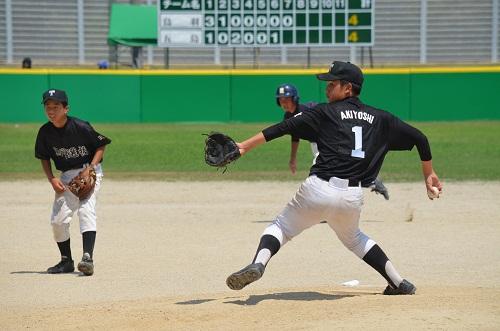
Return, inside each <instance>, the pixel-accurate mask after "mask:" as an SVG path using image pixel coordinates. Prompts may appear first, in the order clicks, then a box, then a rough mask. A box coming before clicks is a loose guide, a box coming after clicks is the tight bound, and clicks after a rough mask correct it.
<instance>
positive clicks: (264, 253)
mask: <svg viewBox="0 0 500 331" xmlns="http://www.w3.org/2000/svg"><path fill="white" fill-rule="evenodd" d="M269 259H271V251H270V250H268V249H267V248H263V249H261V250H260V251H259V253H258V254H257V257H256V258H255V263H262V264H263V265H264V266H265V265H266V264H267V262H269Z"/></svg>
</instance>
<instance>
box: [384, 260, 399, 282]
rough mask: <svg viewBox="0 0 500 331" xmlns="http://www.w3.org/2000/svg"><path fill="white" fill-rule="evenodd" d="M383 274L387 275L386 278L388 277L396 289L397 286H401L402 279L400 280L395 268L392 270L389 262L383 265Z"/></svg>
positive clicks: (392, 267)
mask: <svg viewBox="0 0 500 331" xmlns="http://www.w3.org/2000/svg"><path fill="white" fill-rule="evenodd" d="M385 273H386V274H387V276H389V278H390V279H391V280H392V282H393V283H394V285H396V287H399V284H401V282H402V281H403V278H401V276H400V275H399V273H398V272H397V271H396V268H394V266H393V265H392V263H391V261H387V262H386V263H385Z"/></svg>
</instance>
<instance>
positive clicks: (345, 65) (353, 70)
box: [316, 61, 363, 88]
mask: <svg viewBox="0 0 500 331" xmlns="http://www.w3.org/2000/svg"><path fill="white" fill-rule="evenodd" d="M316 77H317V78H318V79H319V80H327V81H331V80H345V81H348V82H350V83H353V84H356V85H358V86H359V87H360V88H361V86H363V73H362V72H361V69H359V67H358V66H356V65H354V64H352V63H351V62H342V61H333V63H332V64H331V65H330V70H329V71H328V72H326V73H324V74H317V75H316Z"/></svg>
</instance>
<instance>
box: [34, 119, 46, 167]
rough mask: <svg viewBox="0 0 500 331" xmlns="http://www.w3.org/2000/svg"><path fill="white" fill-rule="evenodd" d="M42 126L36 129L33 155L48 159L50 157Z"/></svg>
mask: <svg viewBox="0 0 500 331" xmlns="http://www.w3.org/2000/svg"><path fill="white" fill-rule="evenodd" d="M42 130H43V127H41V128H40V130H38V134H37V136H36V142H35V157H36V158H37V159H40V160H49V159H50V153H49V150H48V148H47V144H46V142H45V139H44V134H43V132H42Z"/></svg>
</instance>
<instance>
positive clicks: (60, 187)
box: [40, 160, 66, 193]
mask: <svg viewBox="0 0 500 331" xmlns="http://www.w3.org/2000/svg"><path fill="white" fill-rule="evenodd" d="M40 161H41V163H42V168H43V172H44V173H45V176H47V179H48V180H49V182H50V184H51V185H52V188H53V189H54V191H56V192H57V193H62V192H64V191H65V190H66V187H65V186H64V184H63V183H62V182H61V180H60V179H59V178H57V177H56V176H54V173H53V172H52V165H51V164H50V160H40Z"/></svg>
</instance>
